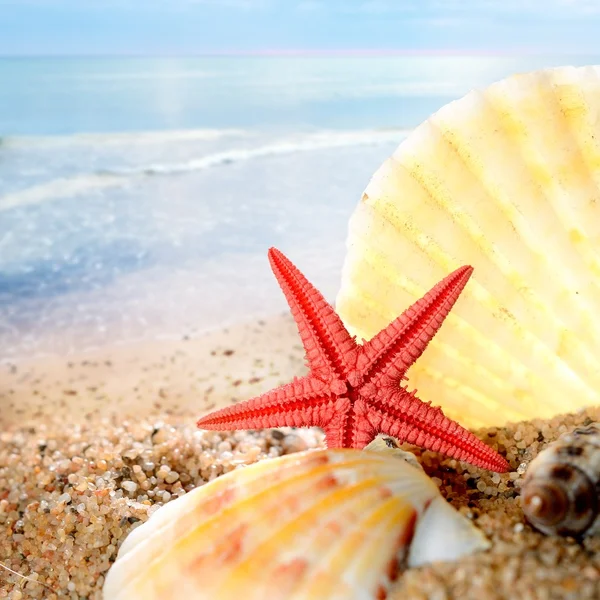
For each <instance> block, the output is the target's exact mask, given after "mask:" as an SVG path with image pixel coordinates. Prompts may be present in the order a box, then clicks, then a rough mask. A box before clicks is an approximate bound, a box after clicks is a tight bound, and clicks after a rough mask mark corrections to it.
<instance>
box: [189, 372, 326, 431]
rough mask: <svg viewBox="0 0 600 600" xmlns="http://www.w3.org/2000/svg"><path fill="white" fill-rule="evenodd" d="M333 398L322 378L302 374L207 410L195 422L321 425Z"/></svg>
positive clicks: (206, 425) (209, 425)
mask: <svg viewBox="0 0 600 600" xmlns="http://www.w3.org/2000/svg"><path fill="white" fill-rule="evenodd" d="M335 401H336V398H335V397H334V396H332V395H331V394H329V393H328V387H327V385H325V384H324V383H323V382H322V381H320V380H318V379H315V378H313V377H311V376H308V377H301V378H297V379H294V381H292V382H291V383H288V384H286V385H282V386H280V387H278V388H275V389H274V390H271V391H270V392H267V393H266V394H262V395H261V396H256V397H255V398H251V399H250V400H246V401H244V402H239V403H238V404H234V405H232V406H226V407H225V408H222V409H220V410H217V411H214V412H212V413H209V414H208V415H205V416H204V417H202V418H201V419H200V420H199V421H198V422H197V425H198V427H199V428H201V429H212V430H216V431H228V430H233V429H263V428H264V429H266V428H269V427H286V426H288V427H311V426H317V427H322V426H325V425H326V424H327V423H328V422H329V420H331V418H332V417H333V416H334V414H335V409H334V405H335Z"/></svg>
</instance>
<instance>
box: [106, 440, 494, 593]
mask: <svg viewBox="0 0 600 600" xmlns="http://www.w3.org/2000/svg"><path fill="white" fill-rule="evenodd" d="M385 450H386V449H385V448H384V450H380V451H377V452H376V451H359V450H350V449H345V450H344V449H328V450H316V451H308V452H302V453H298V454H292V455H288V456H285V457H281V458H275V459H270V460H265V461H262V462H259V463H256V464H254V465H251V466H249V467H246V468H243V469H238V470H235V471H231V472H230V473H227V474H226V475H223V476H222V477H219V478H217V479H215V480H214V481H212V482H210V483H208V484H206V485H204V486H202V487H199V488H196V489H194V490H192V491H191V492H189V493H187V494H185V495H184V496H182V497H181V498H178V499H177V500H174V501H172V502H170V503H168V504H167V505H165V506H164V507H162V508H160V509H159V510H158V511H157V512H156V513H155V514H154V515H152V516H151V517H150V519H149V521H148V522H147V523H144V524H143V525H142V526H141V527H139V528H137V529H135V530H134V531H133V532H132V533H131V534H130V535H129V536H128V537H127V539H126V540H125V542H124V544H123V545H122V547H121V549H120V550H119V555H118V557H117V560H116V562H115V564H114V565H113V566H112V567H111V569H110V570H109V572H108V575H107V578H106V582H105V585H104V589H103V594H104V600H175V599H177V600H180V599H182V598H183V599H189V600H192V599H193V600H240V599H244V600H265V599H267V598H268V599H269V600H277V599H281V600H333V599H339V600H369V599H371V598H372V599H373V600H374V599H375V598H383V597H385V595H386V593H387V591H388V590H389V588H390V586H391V584H392V581H393V579H394V578H395V576H396V575H397V574H398V570H399V569H400V568H401V567H402V565H403V564H405V563H408V564H409V565H419V564H424V563H426V562H431V561H433V560H444V559H446V560H447V559H455V558H458V557H460V556H463V555H465V554H469V553H471V552H474V551H475V550H479V549H484V548H487V547H488V546H489V542H488V541H487V540H486V539H485V537H484V536H483V534H482V533H481V532H480V531H479V530H478V529H476V528H475V526H474V525H473V524H472V523H471V522H470V521H469V520H468V519H467V518H466V517H464V516H463V515H461V514H460V513H458V511H456V510H455V509H454V508H452V507H451V506H450V505H449V504H448V503H447V502H446V500H445V499H444V498H443V497H442V496H441V495H440V493H439V491H438V489H437V486H436V485H435V484H434V483H433V481H432V480H431V479H430V478H429V477H427V476H426V475H425V473H424V472H423V471H422V469H420V467H415V466H414V465H411V464H409V463H408V462H406V461H404V460H402V459H401V458H397V457H396V456H395V454H396V453H397V451H394V450H389V451H387V452H386V451H385Z"/></svg>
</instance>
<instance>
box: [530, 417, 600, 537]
mask: <svg viewBox="0 0 600 600" xmlns="http://www.w3.org/2000/svg"><path fill="white" fill-rule="evenodd" d="M521 496H522V505H523V512H524V513H525V516H526V517H527V519H528V521H529V522H530V523H531V524H532V525H533V526H534V527H535V528H536V529H539V530H540V531H542V532H543V533H546V534H549V535H554V534H559V535H572V536H582V535H590V534H592V533H596V532H600V514H599V512H600V510H599V508H600V498H599V496H600V423H593V424H591V425H589V426H587V427H580V428H577V429H575V430H573V431H572V432H570V433H566V434H564V435H562V436H561V437H560V438H559V439H558V440H557V441H556V442H554V443H553V444H550V446H548V448H546V449H545V450H543V451H542V452H540V454H539V455H538V456H537V457H536V458H535V459H534V460H533V461H532V462H531V464H530V465H529V469H528V470H527V475H526V477H525V482H524V483H523V488H522V492H521Z"/></svg>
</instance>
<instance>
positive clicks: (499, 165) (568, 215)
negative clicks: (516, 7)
mask: <svg viewBox="0 0 600 600" xmlns="http://www.w3.org/2000/svg"><path fill="white" fill-rule="evenodd" d="M599 186H600V67H585V68H572V67H565V68H558V69H552V70H544V71H539V72H535V73H530V74H524V75H516V76H513V77H510V78H508V79H505V80H503V81H500V82H498V83H496V84H493V85H491V86H490V87H488V88H487V89H484V90H482V91H473V92H471V93H469V94H468V95H467V96H465V97H464V98H462V99H461V100H458V101H456V102H453V103H451V104H449V105H447V106H445V107H444V108H442V109H441V110H440V111H439V112H437V113H436V114H434V115H433V116H432V117H431V118H430V119H429V120H427V121H426V122H425V123H423V124H422V125H420V126H419V127H418V128H417V129H416V130H415V131H414V132H412V134H411V135H410V136H409V137H408V138H407V139H406V140H405V141H404V142H402V143H401V144H400V146H399V147H398V149H397V150H396V152H395V153H394V154H393V155H392V157H391V158H390V159H388V160H387V161H386V162H385V163H384V164H383V165H382V166H381V168H380V169H379V170H378V171H377V172H376V173H375V175H374V176H373V178H372V180H371V182H370V183H369V185H368V187H367V188H366V190H365V192H364V194H363V197H362V200H361V202H360V204H359V206H358V207H357V209H356V211H355V212H354V214H353V216H352V218H351V221H350V226H349V237H348V242H347V248H348V252H347V256H346V259H345V263H344V269H343V277H342V285H341V289H340V292H339V295H338V297H337V310H338V311H339V313H340V315H341V317H342V319H343V320H344V322H345V324H346V326H347V327H348V328H349V330H350V331H351V332H352V333H353V334H356V335H357V336H358V337H359V338H364V339H370V338H371V337H372V336H373V335H375V334H376V333H377V332H378V331H379V330H381V329H383V328H384V327H385V326H386V325H387V324H388V323H389V322H391V321H392V320H393V319H394V318H396V317H397V316H398V315H399V314H400V313H401V312H402V311H403V310H404V309H405V308H406V306H407V305H409V304H410V303H411V302H413V301H414V300H415V299H417V298H418V297H419V296H421V295H422V294H423V293H424V292H425V291H426V290H428V289H429V288H430V287H431V286H432V285H433V284H434V283H435V282H436V281H438V280H440V279H441V278H442V277H444V276H445V275H447V274H448V273H449V272H450V271H452V270H454V269H455V268H457V267H459V266H460V265H463V264H471V265H473V267H474V268H475V272H474V275H473V277H472V278H471V280H470V282H469V284H468V286H467V287H466V289H465V291H464V292H463V294H462V295H461V298H460V299H459V301H458V303H457V305H456V307H455V308H454V310H453V311H452V313H451V314H450V316H449V317H448V319H447V320H446V322H445V323H444V325H443V327H442V328H441V330H440V332H439V333H438V334H437V336H436V337H435V338H434V339H433V341H432V342H431V344H430V346H429V347H428V349H427V350H426V352H425V354H424V355H423V356H422V358H421V359H420V360H419V361H418V363H417V364H416V365H415V367H413V368H412V369H411V370H410V371H409V373H408V377H409V380H410V383H411V385H412V386H413V387H416V388H418V390H419V395H420V396H421V397H423V398H425V399H427V400H431V401H432V402H433V403H435V404H439V405H441V406H442V407H443V409H444V411H445V412H446V413H447V414H448V416H449V417H451V418H454V419H457V420H459V421H460V422H461V423H463V424H466V425H468V426H471V427H477V426H483V425H500V424H502V423H504V422H506V421H515V420H521V419H529V418H534V417H541V418H547V417H550V416H553V415H555V414H558V413H563V412H569V411H573V410H576V409H578V408H580V407H583V406H587V405H594V404H597V403H598V402H599V398H600V396H599V392H600V320H599V319H598V316H599V313H600V187H599Z"/></svg>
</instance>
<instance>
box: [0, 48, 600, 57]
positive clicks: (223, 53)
mask: <svg viewBox="0 0 600 600" xmlns="http://www.w3.org/2000/svg"><path fill="white" fill-rule="evenodd" d="M523 54H527V55H530V56H531V55H551V54H557V55H578V54H579V55H583V54H590V52H589V51H584V50H575V49H571V50H566V49H565V50H562V51H561V50H557V49H542V48H514V49H511V50H505V49H475V48H472V49H469V48H438V49H433V48H427V49H419V48H403V49H400V48H389V49H387V48H263V49H255V50H237V49H230V50H212V51H201V52H168V51H165V52H162V53H161V52H122V53H111V52H91V53H64V52H63V53H59V52H57V53H46V54H40V53H34V52H32V53H0V58H186V57H189V58H193V57H198V58H202V57H206V58H213V57H214V58H218V57H265V58H270V57H273V58H276V57H288V56H289V57H294V56H297V57H303V56H306V57H312V56H314V57H318V56H340V57H346V56H347V57H359V56H367V57H383V56H515V55H523ZM599 54H600V52H599Z"/></svg>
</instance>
